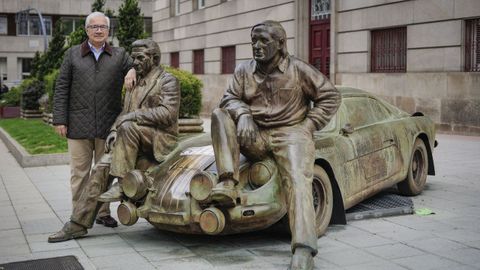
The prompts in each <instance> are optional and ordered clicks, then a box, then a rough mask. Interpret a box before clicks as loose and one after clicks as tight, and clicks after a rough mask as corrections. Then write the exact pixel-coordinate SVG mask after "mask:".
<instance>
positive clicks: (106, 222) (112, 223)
mask: <svg viewBox="0 0 480 270" xmlns="http://www.w3.org/2000/svg"><path fill="white" fill-rule="evenodd" d="M95 223H97V224H102V225H103V226H105V227H110V228H115V227H117V226H118V223H117V221H116V220H115V219H114V218H113V217H112V216H110V215H108V216H104V217H98V218H96V219H95Z"/></svg>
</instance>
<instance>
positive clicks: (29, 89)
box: [20, 79, 44, 110]
mask: <svg viewBox="0 0 480 270" xmlns="http://www.w3.org/2000/svg"><path fill="white" fill-rule="evenodd" d="M20 87H21V88H22V89H21V91H22V98H21V102H20V105H21V107H22V109H24V110H38V108H39V107H40V104H39V103H38V100H39V99H40V97H41V96H42V95H43V92H44V88H43V83H42V82H41V81H39V80H37V79H27V80H23V81H22V83H21V84H20Z"/></svg>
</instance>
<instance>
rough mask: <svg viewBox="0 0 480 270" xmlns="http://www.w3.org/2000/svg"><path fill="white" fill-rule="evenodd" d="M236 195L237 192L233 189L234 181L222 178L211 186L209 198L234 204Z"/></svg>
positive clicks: (221, 202)
mask: <svg viewBox="0 0 480 270" xmlns="http://www.w3.org/2000/svg"><path fill="white" fill-rule="evenodd" d="M237 197H238V194H237V191H236V190H235V182H234V181H233V180H230V179H227V180H223V181H222V182H220V183H218V184H217V185H216V186H215V187H214V188H212V193H211V198H212V200H213V201H217V202H219V203H220V204H223V205H226V206H235V205H236V204H237Z"/></svg>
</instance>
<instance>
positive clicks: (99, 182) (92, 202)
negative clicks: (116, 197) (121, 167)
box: [70, 154, 113, 228]
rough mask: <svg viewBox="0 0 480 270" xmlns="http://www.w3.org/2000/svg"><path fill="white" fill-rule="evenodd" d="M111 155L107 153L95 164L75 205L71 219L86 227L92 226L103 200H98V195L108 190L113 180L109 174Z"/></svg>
mask: <svg viewBox="0 0 480 270" xmlns="http://www.w3.org/2000/svg"><path fill="white" fill-rule="evenodd" d="M110 162H111V155H110V154H105V155H103V156H102V157H101V158H100V160H99V161H98V162H97V164H95V166H94V167H93V169H92V174H91V176H90V179H89V181H88V183H87V184H86V185H85V188H84V189H83V191H82V192H81V194H80V198H79V199H78V201H77V203H76V204H75V205H74V207H73V211H72V216H71V217H70V220H71V221H73V222H75V223H77V224H80V225H82V226H83V227H85V228H91V227H92V226H93V222H94V221H95V216H96V215H97V213H98V211H99V209H100V207H101V206H102V203H101V202H98V201H97V198H98V196H100V195H101V194H102V193H104V192H105V191H107V189H108V187H109V186H110V184H111V183H112V181H113V177H110V176H109V171H110Z"/></svg>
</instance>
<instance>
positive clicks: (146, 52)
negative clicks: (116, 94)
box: [131, 39, 161, 77]
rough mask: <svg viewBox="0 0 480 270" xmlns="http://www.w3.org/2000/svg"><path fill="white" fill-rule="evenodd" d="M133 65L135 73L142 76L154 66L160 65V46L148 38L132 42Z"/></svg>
mask: <svg viewBox="0 0 480 270" xmlns="http://www.w3.org/2000/svg"><path fill="white" fill-rule="evenodd" d="M131 56H132V58H133V59H134V61H133V66H134V68H135V70H136V71H137V75H138V76H140V77H144V76H145V75H147V74H148V73H149V72H150V70H152V69H153V68H154V67H157V66H159V65H160V57H161V53H160V47H158V44H157V43H156V42H155V41H153V40H150V39H139V40H136V41H134V42H133V43H132V55H131Z"/></svg>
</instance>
